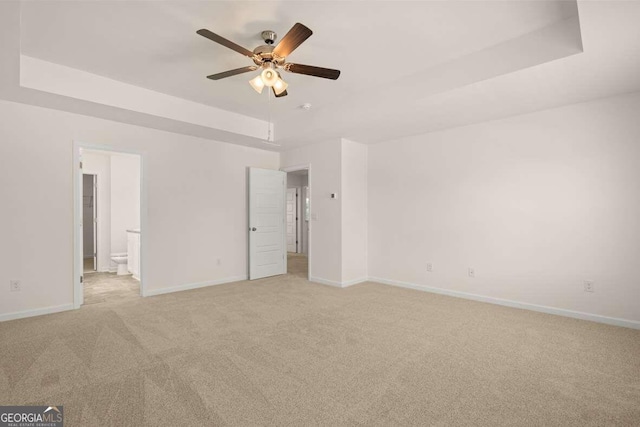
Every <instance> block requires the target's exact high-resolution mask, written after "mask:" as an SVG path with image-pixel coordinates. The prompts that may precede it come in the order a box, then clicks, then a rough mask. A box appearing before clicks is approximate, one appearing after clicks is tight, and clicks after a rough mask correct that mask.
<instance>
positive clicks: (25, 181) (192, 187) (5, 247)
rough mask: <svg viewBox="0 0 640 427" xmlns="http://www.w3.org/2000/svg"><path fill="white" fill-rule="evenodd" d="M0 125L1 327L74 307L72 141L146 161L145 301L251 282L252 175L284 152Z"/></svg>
mask: <svg viewBox="0 0 640 427" xmlns="http://www.w3.org/2000/svg"><path fill="white" fill-rule="evenodd" d="M0 117H2V126H0V141H1V142H0V183H1V185H0V200H2V205H3V206H13V207H16V209H3V210H2V212H1V213H0V215H1V218H2V220H1V221H0V236H2V238H1V239H0V284H1V286H0V320H2V319H8V318H15V317H21V316H28V315H34V314H42V313H46V312H51V311H59V310H63V309H69V308H72V307H73V283H74V280H73V265H74V263H73V210H74V204H73V194H74V193H73V173H72V171H73V141H81V142H84V143H87V144H93V145H99V146H105V147H108V148H110V149H114V150H116V151H117V150H123V151H134V152H139V153H142V155H143V175H144V176H143V180H144V182H145V183H146V187H145V188H146V211H147V223H146V224H145V225H146V229H144V230H142V232H143V236H142V238H143V244H144V243H145V242H146V247H144V248H143V262H146V265H143V269H144V270H143V273H144V275H145V277H144V280H145V283H146V287H147V289H146V292H147V294H158V293H163V292H171V291H175V290H180V289H186V288H190V287H197V286H205V285H207V284H213V283H220V282H225V281H232V280H240V279H244V278H246V276H247V232H248V231H247V180H246V176H247V172H246V170H247V167H261V168H267V169H278V167H279V163H280V161H279V154H278V153H276V152H271V151H265V150H260V149H256V148H249V147H242V146H239V145H234V144H227V143H223V142H216V141H211V140H205V139H201V138H196V137H190V136H185V135H180V134H174V133H170V132H164V131H159V130H154V129H149V128H144V127H141V126H133V125H128V124H123V123H118V122H112V121H108V120H103V119H97V118H94V117H88V116H82V115H79V114H73V113H68V112H63V111H57V110H51V109H46V108H41V107H34V106H31V105H25V104H18V103H13V102H7V101H0ZM25 171H29V173H25ZM143 207H144V205H143ZM43 212H46V218H44V219H43ZM143 214H144V213H143ZM329 216H330V215H329V213H327V217H329ZM185 218H188V220H185ZM321 218H322V217H321ZM144 233H147V235H146V236H145V235H144ZM217 259H220V265H218V264H217ZM10 280H20V281H21V285H22V289H21V291H20V292H10V291H9V281H10Z"/></svg>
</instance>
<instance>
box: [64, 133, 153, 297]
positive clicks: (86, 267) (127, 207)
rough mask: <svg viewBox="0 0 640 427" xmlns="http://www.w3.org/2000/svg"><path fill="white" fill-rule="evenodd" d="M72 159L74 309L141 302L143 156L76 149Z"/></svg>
mask: <svg viewBox="0 0 640 427" xmlns="http://www.w3.org/2000/svg"><path fill="white" fill-rule="evenodd" d="M74 159H75V161H74V175H73V176H74V183H75V190H74V200H75V206H76V207H75V209H74V224H75V227H74V230H75V233H74V266H75V271H76V274H77V275H76V279H75V280H74V306H75V308H79V307H80V306H81V305H84V304H96V303H106V302H122V301H125V300H129V299H136V298H139V297H140V296H142V295H144V292H143V290H144V274H143V266H144V262H143V258H144V257H143V256H142V253H143V250H142V249H143V248H144V244H143V241H142V239H143V236H144V234H143V233H142V230H143V228H144V223H145V222H146V221H145V219H146V218H145V215H144V212H146V209H144V208H143V201H144V200H145V199H144V197H143V193H144V187H143V182H144V181H143V179H142V176H143V174H142V160H143V158H142V155H140V154H137V153H129V152H124V151H114V150H112V149H108V148H104V147H95V146H90V145H85V144H80V143H74ZM88 273H89V274H88Z"/></svg>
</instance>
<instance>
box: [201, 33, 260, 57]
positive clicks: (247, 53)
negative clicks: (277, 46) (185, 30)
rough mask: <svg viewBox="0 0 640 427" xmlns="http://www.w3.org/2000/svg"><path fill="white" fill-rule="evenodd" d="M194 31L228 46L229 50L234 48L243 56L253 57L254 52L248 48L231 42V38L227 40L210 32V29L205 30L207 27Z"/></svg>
mask: <svg viewBox="0 0 640 427" xmlns="http://www.w3.org/2000/svg"><path fill="white" fill-rule="evenodd" d="M196 33H198V34H200V35H201V36H202V37H206V38H208V39H209V40H211V41H214V42H216V43H218V44H221V45H222V46H224V47H228V48H229V49H231V50H235V51H236V52H238V53H241V54H242V55H244V56H248V57H249V58H253V56H254V53H253V52H251V51H250V50H248V49H245V48H243V47H242V46H240V45H237V44H235V43H234V42H232V41H231V40H227V39H225V38H224V37H221V36H219V35H217V34H215V33H212V32H211V31H209V30H207V29H204V28H203V29H202V30H198V31H196Z"/></svg>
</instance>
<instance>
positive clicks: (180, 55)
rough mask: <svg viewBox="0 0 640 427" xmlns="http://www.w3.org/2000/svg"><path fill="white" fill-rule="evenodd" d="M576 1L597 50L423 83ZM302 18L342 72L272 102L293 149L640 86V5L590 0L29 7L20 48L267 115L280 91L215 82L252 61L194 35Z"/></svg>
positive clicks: (243, 39)
mask: <svg viewBox="0 0 640 427" xmlns="http://www.w3.org/2000/svg"><path fill="white" fill-rule="evenodd" d="M577 10H579V13H580V28H581V30H582V41H583V43H584V50H585V52H584V53H580V54H578V55H574V56H567V57H566V58H562V59H558V60H556V61H553V62H546V61H549V60H550V59H553V58H548V59H545V60H541V61H537V62H534V63H533V64H528V65H526V66H523V65H522V64H515V60H514V59H513V58H511V57H508V58H507V57H505V58H504V62H505V63H507V62H514V65H513V69H505V70H503V71H502V72H500V73H494V74H493V75H486V76H482V74H481V73H482V70H479V69H476V68H479V67H476V66H475V65H473V64H476V63H468V64H472V66H468V67H467V68H468V70H465V73H466V76H465V78H466V80H464V81H462V80H461V81H460V83H458V84H450V85H448V86H446V87H445V86H443V87H442V88H441V90H437V89H438V88H431V90H430V91H429V92H428V93H425V92H424V91H423V92H420V91H419V90H417V91H415V92H414V91H412V90H410V89H411V87H412V85H414V86H417V87H418V86H420V85H421V77H420V76H422V75H424V76H431V75H434V73H437V72H438V70H440V71H441V72H442V73H450V72H452V71H453V72H455V71H460V70H456V69H455V68H452V67H455V66H456V64H458V66H459V67H461V66H462V65H463V64H464V62H461V58H471V57H472V56H473V55H474V54H476V53H478V52H490V51H491V48H492V47H493V46H496V45H501V44H504V43H505V42H508V41H510V40H514V39H518V38H523V37H526V35H527V34H530V33H533V32H536V31H541V30H542V29H544V28H546V27H549V26H552V25H554V24H556V23H559V22H563V21H564V20H567V19H570V18H572V17H575V15H576V13H577ZM295 22H302V23H303V24H305V25H307V26H308V27H309V28H311V29H312V30H313V31H314V34H313V36H312V37H311V38H310V39H309V40H307V42H305V43H304V44H303V45H302V46H300V47H299V48H298V49H297V50H296V51H295V52H294V53H293V54H292V55H291V56H290V60H291V61H292V62H299V63H303V64H310V65H318V66H325V67H330V68H338V69H340V70H342V75H341V77H340V79H339V80H337V81H329V80H324V79H318V78H313V77H308V76H301V75H293V74H286V75H284V76H283V77H284V78H285V79H286V80H287V81H288V82H289V84H290V87H289V91H288V92H289V96H287V97H285V98H280V99H271V101H270V103H271V108H272V110H271V111H272V113H271V114H272V117H271V118H272V120H273V121H274V122H275V124H276V138H277V139H278V140H279V141H280V142H281V143H282V144H283V148H285V149H286V148H289V147H293V146H296V145H300V144H304V143H311V142H315V141H319V140H322V139H325V138H330V137H340V136H341V137H348V138H351V139H354V140H356V141H361V142H377V141H380V140H382V139H389V138H397V137H401V136H404V135H410V134H416V133H420V132H426V131H432V130H437V129H441V128H446V127H451V126H457V125H464V124H468V123H473V122H477V121H482V120H488V119H493V118H498V117H504V116H505V115H513V114H518V113H521V112H527V111H532V110H535V109H541V108H548V107H550V106H555V105H561V104H563V103H567V102H577V101H581V100H584V99H588V98H590V97H595V96H606V95H607V94H611V93H618V92H621V91H628V90H638V89H640V78H639V77H638V76H639V74H640V73H638V72H637V70H638V69H637V68H634V67H637V65H638V64H640V57H639V54H638V52H639V51H640V49H639V48H640V29H639V28H638V27H640V26H638V25H637V22H640V3H638V2H621V3H617V2H610V1H608V2H580V3H579V7H578V9H576V3H575V2H574V1H512V2H508V1H424V2H419V1H412V2H399V1H375V2H363V1H350V2H338V1H330V2H328V1H304V2H288V1H287V2H285V1H277V2H266V1H264V2H262V1H261V2H240V1H233V2H222V1H215V2H206V1H194V2H190V1H174V2H171V1H163V2H157V1H148V2H145V1H140V2H124V1H85V2H66V1H65V2H60V1H48V2H23V4H22V16H21V51H22V53H23V54H25V55H28V56H32V57H35V58H39V59H43V60H46V61H49V62H53V63H57V64H62V65H66V66H68V67H73V68H76V69H80V70H84V71H87V72H90V73H94V74H98V75H102V76H105V77H109V78H111V79H114V80H118V81H122V82H126V83H130V84H134V85H136V86H140V87H144V88H147V89H152V90H155V91H158V92H162V93H166V94H170V95H174V96H177V97H181V98H184V99H188V100H191V101H196V102H199V103H202V104H207V105H210V106H215V107H218V108H222V109H226V110H229V111H234V112H237V113H241V114H244V115H247V116H252V117H256V118H260V119H267V118H268V117H269V115H268V112H267V104H268V99H267V96H266V95H265V96H260V95H258V94H256V93H255V92H254V91H253V90H252V89H251V87H250V86H249V84H248V83H247V81H248V80H249V78H250V77H252V75H253V74H251V73H250V74H244V75H239V76H235V77H231V78H228V79H224V80H220V81H210V80H208V79H206V78H205V76H206V75H208V74H212V73H215V72H220V71H224V70H227V69H231V68H237V67H241V66H244V65H249V64H250V60H249V59H248V58H245V57H243V56H242V55H239V54H237V53H235V52H233V51H231V50H228V49H225V48H224V47H222V46H220V45H217V44H215V43H213V42H211V41H209V40H207V39H205V38H203V37H200V36H198V35H197V34H195V31H196V30H197V29H200V28H208V29H210V30H212V31H214V32H216V33H218V34H220V35H222V36H224V37H227V38H229V39H230V40H233V41H235V42H236V43H238V44H240V45H243V46H245V47H247V48H249V49H253V48H254V47H255V46H257V45H259V44H262V43H261V40H260V38H259V33H260V31H262V30H264V29H273V30H275V31H276V32H278V34H279V35H280V36H283V35H284V34H285V33H286V31H287V30H288V29H289V27H291V25H293V24H294V23H295ZM523 40H524V39H523ZM562 43H566V40H561V39H558V41H557V44H559V45H560V44H562ZM522 46H523V47H520V46H519V47H518V49H520V50H521V51H522V52H525V53H526V51H525V50H524V49H525V47H524V45H522ZM560 47H561V46H560ZM553 48H556V47H553ZM571 53H575V52H571ZM571 53H567V54H566V55H570V54H571ZM488 54H489V53H487V55H488ZM535 54H536V52H532V53H527V55H528V56H529V57H533V56H535ZM505 55H506V54H505ZM562 56H564V55H562ZM557 57H560V56H557ZM499 59H502V58H499ZM494 62H501V61H494ZM542 62H545V63H544V64H542V65H540V64H541V63H542ZM447 64H448V65H447ZM447 66H448V67H449V68H447ZM523 68H524V69H523ZM518 69H520V71H516V70H518ZM632 70H634V71H635V72H633V71H632ZM430 73H431V74H430ZM433 81H439V80H437V79H436V80H433ZM432 85H433V84H432ZM396 89H397V90H396ZM394 92H395V93H396V96H392V95H390V94H393V93H394ZM265 93H266V92H265ZM378 94H380V96H378ZM388 95H389V96H388ZM306 102H308V103H311V104H312V105H313V108H312V110H311V111H309V112H303V111H302V110H300V109H299V108H298V107H299V105H301V104H303V103H306Z"/></svg>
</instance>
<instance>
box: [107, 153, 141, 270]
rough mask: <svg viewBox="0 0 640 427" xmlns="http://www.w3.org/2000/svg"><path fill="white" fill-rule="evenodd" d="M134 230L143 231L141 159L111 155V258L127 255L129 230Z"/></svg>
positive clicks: (132, 156) (124, 155)
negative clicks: (141, 224) (141, 227)
mask: <svg viewBox="0 0 640 427" xmlns="http://www.w3.org/2000/svg"><path fill="white" fill-rule="evenodd" d="M132 228H140V156H136V155H126V154H112V155H111V253H112V254H116V253H126V252H127V230H128V229H132ZM113 267H115V266H112V268H113Z"/></svg>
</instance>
